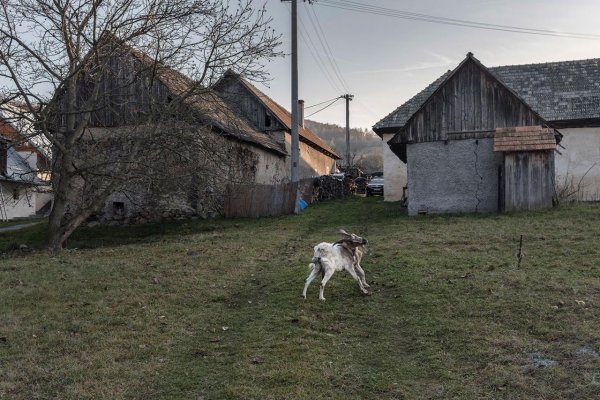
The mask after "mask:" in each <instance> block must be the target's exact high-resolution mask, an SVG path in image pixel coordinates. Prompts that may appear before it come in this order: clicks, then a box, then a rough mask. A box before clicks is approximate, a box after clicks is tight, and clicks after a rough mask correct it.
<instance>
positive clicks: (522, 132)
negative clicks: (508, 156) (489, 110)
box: [494, 126, 556, 152]
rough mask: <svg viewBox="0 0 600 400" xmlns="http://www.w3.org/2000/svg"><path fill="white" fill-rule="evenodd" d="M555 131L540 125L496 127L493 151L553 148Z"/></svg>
mask: <svg viewBox="0 0 600 400" xmlns="http://www.w3.org/2000/svg"><path fill="white" fill-rule="evenodd" d="M554 135H555V132H554V129H552V128H544V127H542V126H519V127H514V128H498V129H496V134H495V135H494V151H502V152H508V151H532V150H554V149H555V148H556V138H555V136H554Z"/></svg>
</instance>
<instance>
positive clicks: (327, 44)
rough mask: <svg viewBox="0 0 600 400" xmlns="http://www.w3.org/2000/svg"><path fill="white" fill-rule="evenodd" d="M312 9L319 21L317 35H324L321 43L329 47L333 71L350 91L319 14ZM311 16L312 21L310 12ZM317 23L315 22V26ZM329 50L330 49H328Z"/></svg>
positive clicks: (327, 52) (346, 89) (328, 53)
mask: <svg viewBox="0 0 600 400" xmlns="http://www.w3.org/2000/svg"><path fill="white" fill-rule="evenodd" d="M309 8H310V11H311V12H312V14H313V15H314V17H315V18H314V20H315V21H316V22H317V27H318V31H317V36H319V33H320V36H319V37H322V38H323V41H322V42H321V44H323V43H325V46H326V47H327V49H324V50H325V51H326V54H327V55H328V56H329V59H330V61H331V64H332V66H333V71H334V72H335V74H336V76H337V77H338V79H339V80H340V83H341V84H342V86H343V87H344V89H345V91H346V92H349V90H348V84H347V82H346V80H345V79H344V77H343V75H342V72H341V70H340V67H339V65H338V63H337V61H336V60H335V57H334V56H333V50H331V46H330V45H329V42H328V41H327V35H326V34H325V32H324V31H323V27H322V26H321V22H320V21H319V17H318V15H317V13H316V12H315V10H314V8H312V7H309ZM308 16H309V18H310V19H311V22H312V17H311V16H310V13H308ZM314 25H315V24H314V23H313V26H314ZM327 50H328V51H327Z"/></svg>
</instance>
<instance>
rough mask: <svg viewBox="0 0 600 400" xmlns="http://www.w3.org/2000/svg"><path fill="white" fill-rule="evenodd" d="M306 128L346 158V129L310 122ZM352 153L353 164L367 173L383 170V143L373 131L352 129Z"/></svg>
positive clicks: (305, 122) (306, 121)
mask: <svg viewBox="0 0 600 400" xmlns="http://www.w3.org/2000/svg"><path fill="white" fill-rule="evenodd" d="M304 124H305V126H306V127H307V128H308V129H310V130H311V131H313V132H314V133H315V134H316V135H317V136H319V137H320V138H321V139H323V140H324V141H325V142H326V143H327V144H329V145H330V146H331V147H332V148H333V149H334V150H335V151H336V152H337V153H338V154H339V155H340V156H341V157H345V156H346V129H345V128H343V127H341V126H339V125H336V124H324V123H321V122H315V121H310V120H305V121H304ZM350 153H351V157H353V163H354V164H356V165H359V166H361V167H362V169H363V170H365V172H378V171H382V170H383V156H382V143H381V139H380V138H379V136H377V135H376V134H375V133H374V132H373V131H372V130H369V129H360V128H351V129H350Z"/></svg>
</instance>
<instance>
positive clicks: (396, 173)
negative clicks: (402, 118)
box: [383, 133, 407, 201]
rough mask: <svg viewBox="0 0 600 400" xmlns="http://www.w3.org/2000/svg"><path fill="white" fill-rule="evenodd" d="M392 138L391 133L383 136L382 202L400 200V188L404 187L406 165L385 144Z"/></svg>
mask: <svg viewBox="0 0 600 400" xmlns="http://www.w3.org/2000/svg"><path fill="white" fill-rule="evenodd" d="M393 136H394V134H393V133H385V134H384V135H383V178H384V183H385V186H384V200H385V201H399V200H402V188H403V187H404V186H406V182H407V179H406V164H404V163H403V162H402V161H401V160H400V158H398V156H397V155H395V154H394V153H393V152H392V150H391V149H390V146H388V144H387V142H388V140H390V139H391V138H392V137H393Z"/></svg>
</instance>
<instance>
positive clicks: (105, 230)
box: [0, 220, 232, 253]
mask: <svg viewBox="0 0 600 400" xmlns="http://www.w3.org/2000/svg"><path fill="white" fill-rule="evenodd" d="M228 226H232V223H230V221H224V220H210V221H204V220H203V221H178V222H165V223H155V224H145V225H121V226H97V227H93V228H88V227H81V228H79V229H77V230H76V231H75V232H74V233H73V235H72V236H71V237H70V238H69V240H68V241H67V245H66V248H71V249H72V248H98V247H116V246H122V245H129V244H135V243H140V242H155V241H160V240H164V239H165V237H168V236H175V235H177V236H181V235H191V234H197V233H201V232H211V231H215V230H222V229H227V227H228ZM47 229H48V224H47V223H42V224H38V225H35V226H31V227H28V228H25V229H21V230H18V231H11V232H4V233H0V252H9V253H10V252H14V251H17V250H19V249H20V247H21V246H22V245H25V246H27V247H28V248H31V249H38V250H40V249H43V248H44V246H45V243H46V235H47Z"/></svg>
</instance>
